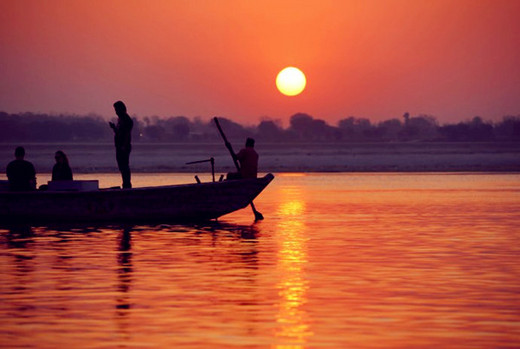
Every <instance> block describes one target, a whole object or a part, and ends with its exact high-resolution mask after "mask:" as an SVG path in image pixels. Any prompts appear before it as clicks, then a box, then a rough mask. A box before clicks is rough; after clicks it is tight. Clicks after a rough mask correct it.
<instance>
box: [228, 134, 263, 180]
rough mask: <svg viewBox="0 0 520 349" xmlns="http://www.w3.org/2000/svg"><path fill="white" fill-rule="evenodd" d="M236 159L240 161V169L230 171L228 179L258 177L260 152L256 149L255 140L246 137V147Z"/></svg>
mask: <svg viewBox="0 0 520 349" xmlns="http://www.w3.org/2000/svg"><path fill="white" fill-rule="evenodd" d="M235 159H236V160H238V162H239V163H240V171H239V172H234V173H228V175H227V179H240V178H256V177H257V174H258V153H257V152H256V150H255V140H254V139H253V138H247V139H246V147H245V148H242V149H241V150H240V151H239V152H238V154H236V155H235Z"/></svg>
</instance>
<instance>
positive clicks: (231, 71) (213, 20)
mask: <svg viewBox="0 0 520 349" xmlns="http://www.w3.org/2000/svg"><path fill="white" fill-rule="evenodd" d="M518 13H520V1H517V0H497V1H494V0H479V1H474V0H458V1H452V0H438V1H415V0H393V1H380V0H374V1H361V0H352V1H327V0H325V1H323V0H309V1H305V2H302V1H296V0H277V1H274V0H266V1H261V2H255V1H242V0H224V1H212V0H210V1H202V2H193V1H185V0H179V1H166V0H157V1H152V2H150V1H144V0H135V1H125V0H107V1H66V2H64V1H58V0H48V1H38V0H36V1H27V0H4V1H1V2H0V14H1V15H0V16H1V18H2V20H1V21H0V45H1V48H2V57H1V58H0V70H1V71H2V79H1V80H0V90H1V92H2V93H0V111H5V112H7V113H14V112H26V111H30V112H45V113H56V114H59V113H75V114H84V115H85V114H88V113H91V112H93V113H97V114H100V115H102V116H105V117H108V116H111V115H112V107H111V105H112V103H113V101H115V100H119V99H121V100H124V101H125V102H126V103H127V104H128V106H131V109H129V112H130V114H132V115H137V116H141V117H144V116H154V115H156V116H158V117H167V116H172V115H175V116H177V115H182V116H186V117H188V118H194V117H202V118H204V119H209V118H210V117H212V116H214V115H222V116H225V117H229V118H231V119H233V120H235V121H237V122H240V123H246V124H248V123H254V122H257V121H258V120H259V119H260V118H261V117H263V116H268V117H271V118H278V119H280V120H282V121H283V122H287V121H288V120H289V118H290V116H291V115H293V114H294V113H297V112H304V113H308V114H309V115H312V116H314V117H317V118H320V119H323V120H325V121H327V122H330V123H335V122H337V121H339V120H340V119H341V118H345V117H348V116H356V117H360V118H369V119H370V120H372V121H381V120H387V119H390V118H396V117H397V118H400V117H401V116H402V115H403V113H404V112H409V113H410V114H411V115H412V116H414V115H418V114H428V115H433V116H435V117H436V118H437V119H438V120H439V121H441V122H448V121H449V122H455V121H462V120H467V119H471V118H473V117H474V116H477V115H478V116H481V117H482V118H483V119H484V120H500V119H501V118H502V117H503V116H504V115H517V114H519V113H520V99H519V98H518V96H519V95H520V69H519V68H518V62H519V61H520V46H519V45H518V41H519V33H520V21H518V18H517V17H518V16H517V14H518ZM287 62H291V63H290V64H291V65H294V66H296V67H300V68H302V69H303V70H304V73H305V75H306V77H307V80H308V81H309V82H312V83H311V84H308V86H307V87H306V89H305V91H304V93H302V94H300V95H299V96H298V98H285V97H284V96H282V95H280V93H279V92H278V90H277V89H275V88H274V86H273V79H274V77H275V76H276V75H277V74H278V72H279V71H280V69H281V68H282V67H284V66H285V65H286V64H287ZM296 102H297V104H295V103H296Z"/></svg>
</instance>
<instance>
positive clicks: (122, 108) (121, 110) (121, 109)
mask: <svg viewBox="0 0 520 349" xmlns="http://www.w3.org/2000/svg"><path fill="white" fill-rule="evenodd" d="M114 109H115V111H116V114H117V115H118V116H121V115H125V114H126V105H125V104H124V103H123V102H121V101H117V102H115V103H114Z"/></svg>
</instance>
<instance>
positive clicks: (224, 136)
mask: <svg viewBox="0 0 520 349" xmlns="http://www.w3.org/2000/svg"><path fill="white" fill-rule="evenodd" d="M213 120H215V124H216V125H217V128H218V131H219V132H220V135H221V136H222V139H223V140H224V144H225V145H226V148H227V149H228V150H229V153H230V154H231V157H232V158H233V162H234V163H235V167H236V168H237V171H238V172H240V165H239V163H238V160H237V156H236V155H235V152H234V151H233V147H232V146H231V143H229V142H228V140H227V137H226V135H225V134H224V131H222V127H220V123H219V121H218V118H217V117H216V116H215V117H214V118H213ZM250 204H251V209H252V210H253V213H254V214H255V221H260V220H262V219H264V216H263V215H262V214H261V213H260V212H258V211H257V210H256V208H255V204H253V201H251V203H250Z"/></svg>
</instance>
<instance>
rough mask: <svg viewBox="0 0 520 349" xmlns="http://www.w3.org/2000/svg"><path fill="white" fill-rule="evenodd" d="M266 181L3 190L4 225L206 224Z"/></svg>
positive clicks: (258, 190)
mask: <svg viewBox="0 0 520 349" xmlns="http://www.w3.org/2000/svg"><path fill="white" fill-rule="evenodd" d="M273 178H274V176H273V175H272V174H267V175H266V176H264V177H262V178H256V179H241V180H233V181H222V182H209V183H196V184H181V185H171V186H158V187H144V188H134V189H124V190H121V189H100V190H87V191H59V190H47V191H34V192H17V193H14V192H0V220H2V221H24V222H32V221H52V222H59V221H88V222H93V221H165V222H166V221H167V222H176V221H181V222H184V221H204V220H210V219H215V218H218V217H220V216H223V215H225V214H228V213H231V212H234V211H237V210H239V209H242V208H244V207H246V206H247V205H249V204H250V203H251V202H252V200H253V199H254V198H255V197H256V196H258V195H259V194H260V193H261V192H262V190H263V189H264V188H265V187H266V186H267V185H268V184H269V183H270V182H271V181H272V180H273Z"/></svg>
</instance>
